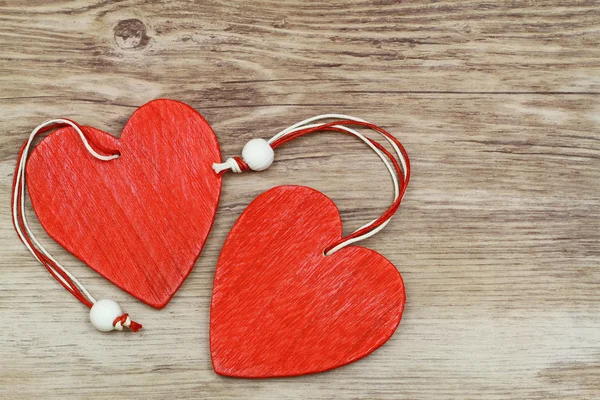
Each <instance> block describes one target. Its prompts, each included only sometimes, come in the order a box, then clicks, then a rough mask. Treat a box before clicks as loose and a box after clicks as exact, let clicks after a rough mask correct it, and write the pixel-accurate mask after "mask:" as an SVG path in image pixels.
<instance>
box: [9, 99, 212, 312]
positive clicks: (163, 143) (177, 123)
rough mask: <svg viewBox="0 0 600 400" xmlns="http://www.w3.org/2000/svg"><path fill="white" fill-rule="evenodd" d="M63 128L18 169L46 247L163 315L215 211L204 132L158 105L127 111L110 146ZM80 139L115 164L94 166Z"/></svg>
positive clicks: (176, 105) (193, 117)
mask: <svg viewBox="0 0 600 400" xmlns="http://www.w3.org/2000/svg"><path fill="white" fill-rule="evenodd" d="M70 125H71V126H67V127H63V128H60V129H58V130H56V131H54V132H53V133H51V134H50V135H48V136H47V137H46V138H45V139H44V140H43V141H42V142H41V143H40V144H39V145H38V146H37V147H36V148H35V149H34V150H33V152H32V153H31V156H30V157H29V160H28V161H27V164H26V172H27V174H26V181H27V186H28V189H29V193H30V196H31V202H32V205H33V209H34V210H35V213H36V214H37V216H38V218H39V220H40V222H41V224H42V226H43V227H44V229H45V230H46V232H48V234H49V235H50V236H51V237H52V238H53V239H54V240H56V241H57V242H58V243H60V244H61V245H62V246H63V247H64V248H65V249H67V250H68V251H70V252H71V253H73V254H74V255H75V256H76V257H77V258H79V259H80V260H82V261H83V262H84V263H86V264H87V265H89V266H90V267H91V268H93V269H94V270H95V271H97V272H98V273H99V274H101V275H102V276H103V277H105V278H106V279H108V280H109V281H111V282H112V283H113V284H115V285H116V286H118V287H120V288H121V289H123V290H125V291H126V292H127V293H129V294H131V295H132V296H134V297H136V298H138V299H140V300H141V301H143V302H144V303H146V304H148V305H150V306H152V307H155V308H162V307H164V306H165V305H166V304H167V303H168V302H169V300H170V299H171V298H172V297H173V295H174V294H175V292H176V291H177V290H178V289H179V287H180V286H181V285H182V283H183V281H184V280H185V279H186V277H187V276H188V274H189V273H190V271H191V270H192V267H193V266H194V262H195V260H196V259H197V257H198V256H199V254H200V252H201V250H202V247H203V245H204V242H205V240H206V238H207V236H208V233H209V231H210V228H211V226H212V223H213V220H214V217H215V213H216V209H217V205H218V202H219V196H220V193H221V177H220V176H219V175H218V174H215V173H214V171H213V170H212V169H211V165H212V164H213V163H214V162H219V161H220V160H221V155H220V149H219V144H218V142H217V139H216V137H215V135H214V133H213V131H212V129H211V127H210V126H209V124H208V123H207V122H206V120H204V118H203V117H202V116H201V115H200V114H199V113H198V112H196V111H195V110H194V109H193V108H191V107H190V106H188V105H186V104H184V103H180V102H177V101H173V100H166V99H161V100H155V101H152V102H150V103H147V104H145V105H144V106H142V107H140V108H139V109H137V110H136V111H135V112H134V113H133V115H132V116H131V118H130V119H129V121H128V122H127V124H126V125H125V127H124V129H123V132H122V133H121V136H120V138H118V139H117V138H115V137H113V136H111V135H109V134H107V133H105V132H102V131H100V130H98V129H95V128H92V127H79V128H81V131H82V134H83V135H79V134H78V131H77V129H75V128H77V127H78V126H77V125H73V123H71V124H70ZM34 133H35V132H34ZM33 136H34V135H32V137H33ZM80 136H81V137H80ZM85 138H87V141H85ZM82 140H84V143H85V144H86V146H87V145H88V143H87V142H89V143H90V144H89V145H90V146H91V147H93V148H95V149H96V150H98V151H100V150H103V151H104V152H109V153H111V152H112V153H115V152H116V153H119V154H120V156H119V157H118V158H116V159H111V160H109V161H106V160H101V159H98V157H94V156H92V154H91V151H92V150H89V149H86V147H85V146H84V144H83V143H82ZM23 173H24V172H23ZM17 222H19V221H17ZM17 222H16V223H15V225H16V226H17ZM19 225H20V224H19ZM37 258H38V259H39V257H37ZM49 270H50V269H49ZM51 273H52V271H51ZM59 273H60V271H59ZM53 275H54V274H53ZM67 280H69V279H68V277H67ZM61 283H62V282H61ZM67 283H69V282H67ZM91 303H94V302H93V301H92V302H91ZM88 305H89V304H88Z"/></svg>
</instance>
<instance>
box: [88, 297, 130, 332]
mask: <svg viewBox="0 0 600 400" xmlns="http://www.w3.org/2000/svg"><path fill="white" fill-rule="evenodd" d="M121 315H123V310H121V306H119V304H118V303H117V302H115V301H113V300H110V299H102V300H98V301H97V302H96V303H94V305H93V306H92V308H91V309H90V322H91V323H92V325H94V328H96V329H98V330H99V331H100V332H110V331H113V330H114V329H115V326H114V322H115V319H117V318H118V317H120V316H121Z"/></svg>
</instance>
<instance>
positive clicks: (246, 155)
mask: <svg viewBox="0 0 600 400" xmlns="http://www.w3.org/2000/svg"><path fill="white" fill-rule="evenodd" d="M242 158H243V159H244V162H245V163H246V164H248V166H249V167H250V169H251V170H252V171H264V170H265V169H267V168H269V167H270V166H271V164H272V163H273V159H274V158H275V153H274V152H273V148H272V147H271V145H270V144H269V143H268V142H267V141H266V140H265V139H258V138H257V139H252V140H251V141H249V142H248V143H246V145H245V146H244V149H243V150H242Z"/></svg>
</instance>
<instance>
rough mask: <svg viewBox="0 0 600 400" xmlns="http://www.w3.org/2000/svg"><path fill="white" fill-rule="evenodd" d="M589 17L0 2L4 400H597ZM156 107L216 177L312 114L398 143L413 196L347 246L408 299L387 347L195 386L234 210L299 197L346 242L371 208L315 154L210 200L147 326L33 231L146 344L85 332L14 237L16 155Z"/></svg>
mask: <svg viewBox="0 0 600 400" xmlns="http://www.w3.org/2000/svg"><path fill="white" fill-rule="evenodd" d="M599 17H600V2H598V1H589V0H575V1H529V2H484V1H481V2H477V1H439V2H433V1H427V2H422V1H392V0H389V1H388V0H369V1H367V0H348V1H332V2H317V1H308V2H302V1H294V0H289V1H283V2H281V1H280V2H275V1H270V0H261V1H256V2H245V1H237V0H234V1H219V0H216V1H211V2H193V1H184V0H177V1H169V2H144V1H132V0H125V1H105V0H96V1H88V0H76V1H55V0H52V1H43V2H42V1H39V0H27V1H16V0H4V1H0V121H1V122H2V127H3V131H2V134H0V193H1V194H2V198H3V199H4V201H2V202H0V216H2V218H0V237H1V238H2V246H0V270H1V271H2V272H1V279H0V317H1V319H2V321H4V324H5V327H4V329H3V331H2V333H1V334H0V349H1V350H2V356H3V357H2V359H1V360H0V397H1V398H10V399H30V398H49V397H51V398H61V399H68V398H73V399H78V398H82V397H84V398H115V399H116V398H123V397H127V398H145V399H154V398H156V399H159V398H165V397H167V396H168V397H170V398H182V399H183V398H198V397H202V398H212V399H230V398H231V399H233V398H240V397H244V398H256V399H288V398H289V399H291V398H314V399H326V398H364V399H397V398H410V399H434V398H435V399H438V398H439V399H442V398H461V399H468V398H489V399H500V398H510V399H515V398H527V399H552V398H557V399H558V398H597V397H599V396H600V346H599V345H598V343H599V341H600V316H599V314H598V309H599V306H600V291H598V287H599V284H600V272H599V270H598V263H599V261H600V247H599V241H598V232H600V195H599V194H598V193H600V190H599V189H600V183H599V182H600V168H599V166H600V117H599V115H600V106H599V105H598V99H599V96H600V73H599V71H600V46H599V45H600V23H599V21H600V18H599ZM158 97H167V98H173V99H177V100H181V101H184V102H186V103H189V104H190V105H192V106H193V107H194V108H196V109H197V110H198V111H199V112H200V113H201V114H203V115H204V116H205V117H206V118H207V120H208V121H209V122H210V123H211V125H212V126H213V129H214V130H215V132H216V134H217V136H218V138H219V141H220V143H221V146H222V151H223V154H224V156H231V155H237V154H239V152H240V150H241V148H242V146H243V144H244V143H245V142H246V141H247V140H248V139H250V138H253V137H265V138H266V137H270V136H271V135H273V134H274V133H276V132H277V131H279V130H280V129H282V128H284V127H285V126H287V125H289V124H291V123H294V122H296V121H298V120H300V119H302V118H305V117H309V116H312V115H316V114H319V113H325V112H343V113H350V114H353V115H356V116H359V117H362V118H366V119H369V120H371V121H373V122H375V123H377V124H379V125H381V126H384V127H386V128H388V129H389V130H390V131H391V132H393V133H395V134H397V136H398V137H399V139H400V140H401V141H402V142H403V143H404V144H405V146H406V148H407V150H408V152H409V154H410V156H411V161H412V163H413V179H412V181H411V185H410V187H409V190H408V194H407V197H406V199H405V201H404V203H403V206H402V208H401V211H400V212H399V214H398V215H397V216H396V217H395V218H394V219H393V221H392V222H391V223H390V225H389V226H388V227H387V228H386V229H385V230H384V231H383V232H381V233H380V234H378V235H376V236H374V237H373V238H371V239H369V240H368V241H366V242H365V245H366V246H368V247H370V248H373V249H375V250H377V251H379V252H381V253H382V254H383V255H384V256H386V257H387V258H388V259H390V260H391V261H392V262H393V263H394V264H395V265H396V266H397V267H398V269H399V270H400V272H401V273H402V275H403V277H404V280H405V284H406V289H407V304H406V311H405V315H404V318H403V320H402V323H401V325H400V328H399V329H398V331H397V332H396V334H395V335H394V336H393V337H392V339H391V340H390V341H389V342H388V343H387V344H386V345H384V346H383V347H382V348H381V349H379V350H377V351H376V352H375V353H373V354H372V355H370V356H369V357H367V358H365V359H364V360H361V361H359V362H357V363H354V364H352V365H349V366H347V367H343V368H340V369H337V370H334V371H331V372H327V373H324V374H319V375H312V376H306V377H301V378H286V379H276V380H236V379H226V378H222V377H219V376H217V375H215V374H214V372H213V371H212V367H211V363H210V355H209V347H208V321H209V303H210V295H211V289H212V278H213V274H214V268H215V264H216V260H217V257H218V254H219V251H220V248H221V245H222V243H223V241H224V239H225V237H226V235H227V233H228V231H229V229H230V227H231V226H232V224H233V223H234V221H235V220H236V218H237V217H238V216H239V214H240V213H241V212H242V211H243V209H244V208H245V206H246V205H247V204H248V203H249V202H250V201H251V200H252V199H253V198H254V197H256V196H257V195H258V194H260V193H262V192H263V191H265V190H267V189H268V188H271V187H273V186H276V185H278V184H303V185H307V186H311V187H314V188H316V189H318V190H321V191H323V192H324V193H325V194H327V195H328V196H330V197H331V198H332V199H333V200H334V201H335V202H336V204H337V205H338V207H339V208H340V210H341V212H342V217H343V221H344V230H345V232H351V231H352V230H353V229H355V228H356V227H358V226H360V225H362V224H363V223H365V222H367V221H369V220H370V219H372V218H374V217H375V216H377V215H378V213H380V212H382V211H383V210H384V209H385V207H386V205H387V204H388V203H389V201H390V199H391V195H392V193H391V186H390V181H389V178H388V177H385V170H384V169H383V166H381V165H380V163H379V162H378V159H377V158H376V157H374V156H373V155H372V154H370V153H369V152H367V151H365V148H364V146H363V145H362V144H361V143H360V142H358V141H356V140H353V139H351V138H347V137H345V136H343V135H336V134H334V133H332V134H325V135H319V136H313V137H307V138H301V139H299V140H297V141H294V142H293V143H289V144H287V145H285V146H283V147H281V148H280V149H278V151H277V154H276V162H275V163H274V165H273V166H272V167H271V168H270V170H269V171H266V172H263V173H249V174H244V175H236V176H233V175H231V176H228V177H227V178H226V179H225V181H224V187H223V195H222V198H221V203H220V209H219V211H218V213H217V217H216V222H215V225H214V227H213V230H212V232H211V234H210V236H209V238H208V241H207V244H206V247H205V250H204V252H203V253H202V255H201V257H200V259H199V260H198V262H197V265H196V267H195V269H194V270H193V272H192V274H191V275H190V277H189V278H188V280H187V281H186V282H185V284H184V286H183V287H182V288H181V290H180V291H179V292H178V293H177V294H176V296H175V298H174V299H173V301H172V302H171V303H170V304H169V305H168V306H167V307H166V308H165V309H163V310H161V311H156V310H153V309H151V308H149V307H147V306H144V305H142V304H141V303H140V302H137V301H135V300H134V299H132V298H130V297H129V296H127V295H126V294H125V293H124V292H121V291H119V290H118V289H117V288H115V287H112V286H111V285H110V284H109V283H108V282H106V281H105V280H104V279H102V278H101V277H99V276H98V275H97V274H96V273H94V272H93V271H92V270H91V269H89V268H87V267H85V266H84V265H82V264H81V262H79V261H78V260H76V259H75V258H74V257H72V256H70V255H69V254H68V253H67V252H66V251H64V250H62V249H61V248H60V246H59V245H57V244H56V243H53V242H52V240H51V239H49V238H48V237H47V235H45V234H44V232H43V230H42V229H41V227H40V226H39V224H37V222H36V223H34V224H33V225H34V230H35V232H36V233H38V234H39V235H40V237H41V240H42V241H43V243H44V244H47V245H48V248H49V249H50V251H51V252H52V254H54V255H55V256H56V257H57V258H58V259H59V260H61V261H63V262H64V264H65V265H66V266H67V267H68V268H69V270H70V271H71V272H72V273H74V274H75V275H76V276H77V277H78V278H79V279H80V280H81V281H82V282H84V283H85V285H86V287H88V289H89V290H90V291H91V292H92V293H94V294H95V295H96V296H98V297H108V298H112V299H115V300H117V301H119V302H120V303H121V304H122V305H123V306H124V307H125V308H126V309H127V311H128V312H130V313H131V314H132V316H135V318H136V319H137V320H139V321H140V322H142V323H143V324H144V330H143V332H140V334H115V335H100V334H98V333H97V332H96V331H95V330H94V328H93V327H92V326H91V325H90V324H89V323H88V321H87V315H86V312H85V309H84V308H83V307H82V306H81V305H80V304H78V303H77V302H76V301H74V300H73V299H72V298H71V297H70V296H69V295H68V293H66V292H65V291H64V290H63V289H62V288H61V287H60V286H59V285H58V284H57V283H56V282H55V281H54V280H52V278H51V277H50V276H49V275H48V273H47V272H46V271H45V270H44V268H42V266H41V265H39V264H37V263H36V262H35V261H34V260H33V258H32V257H31V256H30V255H29V253H27V252H26V250H25V248H24V246H23V245H22V244H21V243H20V242H19V241H18V239H17V236H16V234H15V232H14V230H13V227H12V224H11V222H10V208H9V198H10V186H11V183H12V174H13V170H14V164H15V160H16V153H17V150H18V148H19V146H20V145H21V143H22V142H23V141H24V140H25V138H26V136H27V134H28V133H29V132H30V131H31V129H32V128H33V127H35V126H36V125H37V124H38V123H40V122H42V121H43V120H45V119H49V118H53V117H70V118H73V119H75V120H77V121H78V122H80V123H82V124H87V125H92V126H95V127H97V128H99V129H102V130H105V131H108V132H113V133H118V132H120V131H121V129H122V127H123V125H124V124H125V122H126V121H127V119H128V118H129V115H130V114H131V113H132V112H133V110H134V109H135V108H136V107H138V106H140V105H142V104H143V103H145V102H147V101H149V100H151V99H153V98H158ZM379 177H381V178H379ZM29 214H30V215H32V210H31V209H29Z"/></svg>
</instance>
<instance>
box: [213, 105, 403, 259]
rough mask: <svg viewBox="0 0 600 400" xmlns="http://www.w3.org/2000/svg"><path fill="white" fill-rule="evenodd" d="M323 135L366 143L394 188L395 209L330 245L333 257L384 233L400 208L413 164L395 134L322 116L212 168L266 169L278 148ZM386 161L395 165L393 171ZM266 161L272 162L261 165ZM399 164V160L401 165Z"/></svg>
mask: <svg viewBox="0 0 600 400" xmlns="http://www.w3.org/2000/svg"><path fill="white" fill-rule="evenodd" d="M331 119H338V120H336V121H332V122H328V123H315V122H317V121H323V120H331ZM353 125H356V126H361V127H364V128H368V129H370V130H372V131H375V132H376V133H378V134H380V135H381V136H383V137H384V138H385V139H386V141H387V142H388V143H389V144H390V145H391V146H392V148H393V149H394V152H395V154H396V157H395V156H394V155H393V154H392V153H390V152H389V151H388V150H387V149H386V148H385V147H384V146H383V145H381V144H380V143H379V142H377V141H376V140H374V139H370V138H367V137H365V136H364V135H362V134H361V133H359V132H358V131H356V130H354V129H352V128H350V127H349V126H353ZM324 131H335V132H341V133H345V134H350V135H353V136H355V137H357V138H359V139H360V140H362V141H363V142H365V143H366V144H367V145H368V146H369V147H370V148H371V149H372V150H373V151H374V152H375V153H376V154H377V155H378V156H379V158H381V160H382V161H383V163H384V164H385V166H386V168H387V169H388V171H389V173H390V175H391V177H392V181H393V184H394V201H393V203H392V205H391V206H390V207H389V208H388V209H387V210H386V211H385V212H384V213H383V214H382V215H381V216H380V217H379V218H376V219H374V220H373V221H371V222H369V223H367V224H365V225H363V226H361V227H360V228H358V229H357V230H355V231H354V232H353V233H351V234H350V235H348V236H346V237H343V238H341V239H340V240H338V241H336V242H335V243H332V244H331V245H329V246H328V247H327V248H326V249H325V250H324V253H325V255H331V254H333V253H335V252H336V251H338V250H340V249H342V248H344V247H346V246H348V245H350V244H352V243H356V242H358V241H361V240H365V239H367V238H369V237H371V236H373V235H375V234H376V233H377V232H379V231H381V230H382V229H383V228H384V227H385V226H386V225H387V224H388V223H389V221H390V219H391V217H392V216H393V215H394V213H395V212H396V211H397V210H398V208H399V207H400V203H401V201H402V198H403V197H404V194H405V193H406V189H407V187H408V182H409V180H410V161H409V158H408V154H407V153H406V150H405V149H404V147H403V146H402V144H401V143H400V142H399V141H398V140H397V139H396V138H395V137H394V136H393V135H392V134H390V133H388V132H387V131H385V130H384V129H382V128H380V127H379V126H377V125H375V124H372V123H370V122H367V121H365V120H363V119H360V118H356V117H352V116H348V115H342V114H325V115H319V116H316V117H312V118H308V119H305V120H303V121H300V122H298V123H296V124H294V125H292V126H290V127H288V128H286V129H284V130H282V131H281V132H279V133H278V134H276V135H275V136H273V137H272V138H271V139H269V140H268V141H263V142H264V145H261V144H260V142H256V143H254V144H253V142H254V141H258V140H262V139H253V140H252V141H250V142H249V143H248V144H247V145H246V146H245V147H244V151H243V152H242V155H243V158H240V157H233V158H229V159H227V160H226V161H225V162H224V163H219V164H217V163H216V164H213V169H214V170H215V172H217V173H220V174H222V173H224V172H226V171H229V170H231V171H232V172H236V173H241V172H244V171H248V170H250V169H252V170H263V169H266V168H267V167H268V166H269V165H270V161H272V159H273V150H274V149H276V148H277V147H279V146H281V145H283V144H285V143H287V142H289V141H290V140H293V139H295V138H297V137H300V136H304V135H307V134H310V133H314V132H324ZM251 145H252V146H251ZM386 158H387V159H389V160H390V161H391V162H392V165H393V168H392V166H391V165H390V163H389V162H388V161H387V159H386ZM264 160H267V161H269V160H270V161H269V162H262V161H264ZM398 160H400V162H399V163H398ZM253 166H260V168H256V167H254V168H253Z"/></svg>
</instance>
